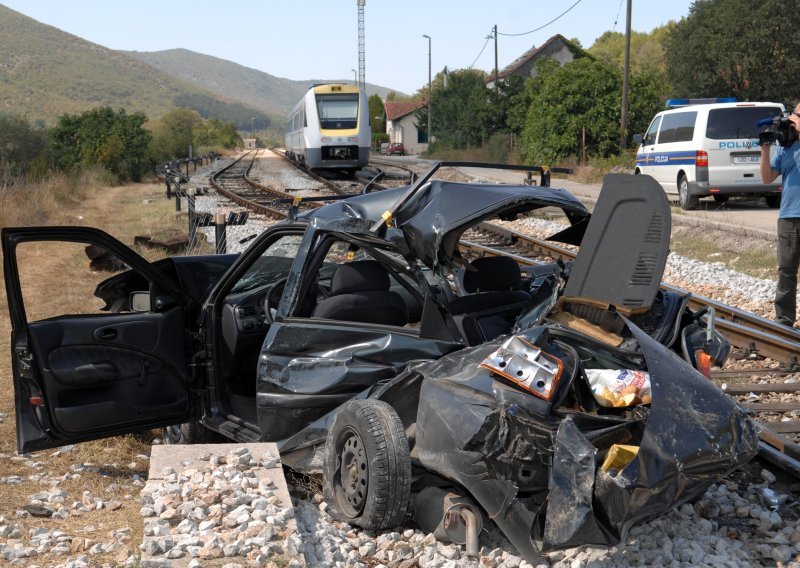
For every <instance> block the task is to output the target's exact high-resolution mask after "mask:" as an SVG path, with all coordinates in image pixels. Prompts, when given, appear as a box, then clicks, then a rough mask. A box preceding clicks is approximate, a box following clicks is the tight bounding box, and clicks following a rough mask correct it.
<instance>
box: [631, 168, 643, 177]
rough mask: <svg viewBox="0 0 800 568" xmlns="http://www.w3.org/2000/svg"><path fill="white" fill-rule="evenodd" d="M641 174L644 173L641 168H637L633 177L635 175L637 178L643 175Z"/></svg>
mask: <svg viewBox="0 0 800 568" xmlns="http://www.w3.org/2000/svg"><path fill="white" fill-rule="evenodd" d="M641 174H642V171H641V170H640V169H639V168H636V169H635V170H634V172H633V175H635V176H638V175H641Z"/></svg>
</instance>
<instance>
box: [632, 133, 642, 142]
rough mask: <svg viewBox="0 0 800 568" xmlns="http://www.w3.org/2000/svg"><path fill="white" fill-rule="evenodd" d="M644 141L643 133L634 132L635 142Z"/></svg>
mask: <svg viewBox="0 0 800 568" xmlns="http://www.w3.org/2000/svg"><path fill="white" fill-rule="evenodd" d="M642 141H644V136H642V135H641V134H634V135H633V143H634V144H641V143H642Z"/></svg>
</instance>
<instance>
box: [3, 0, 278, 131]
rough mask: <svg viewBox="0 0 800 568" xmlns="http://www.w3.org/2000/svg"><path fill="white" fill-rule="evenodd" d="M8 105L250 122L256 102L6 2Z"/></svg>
mask: <svg viewBox="0 0 800 568" xmlns="http://www.w3.org/2000/svg"><path fill="white" fill-rule="evenodd" d="M0 37H2V38H3V39H2V41H0V112H7V113H14V114H21V115H24V116H26V117H27V119H28V120H29V121H31V122H34V123H38V124H46V123H48V124H52V123H54V122H55V120H56V119H57V118H58V117H59V116H60V115H61V114H64V113H78V112H83V111H85V110H89V109H91V108H94V107H98V106H111V107H112V108H114V109H118V108H124V109H125V110H126V111H129V112H136V111H142V112H144V113H145V114H147V115H148V116H150V117H156V116H159V115H161V114H163V113H164V112H166V111H168V110H170V109H171V108H173V107H175V106H179V103H182V104H180V106H190V108H194V109H195V110H197V111H198V112H200V114H201V115H202V116H206V117H207V116H214V117H216V118H219V119H221V120H225V121H233V122H236V123H237V125H238V126H239V128H240V129H243V130H245V129H249V128H250V124H251V117H253V116H256V117H258V119H259V121H260V122H261V125H266V123H267V121H268V119H267V117H266V116H265V115H264V113H262V112H259V111H258V110H257V109H254V108H253V107H249V106H247V105H246V104H243V103H241V102H238V101H235V100H232V98H231V97H225V98H223V97H221V96H219V95H216V94H213V93H210V92H208V91H207V90H204V89H200V88H198V87H197V86H195V85H192V84H191V83H188V82H185V81H182V80H179V79H176V78H174V77H172V76H170V75H169V74H168V73H165V72H163V71H161V70H159V69H156V68H154V67H153V66H151V65H148V64H146V63H144V62H142V61H139V60H138V59H136V58H133V57H129V56H128V55H127V54H126V53H124V52H121V51H114V50H111V49H107V48H105V47H103V46H100V45H97V44H94V43H91V42H88V41H86V40H83V39H81V38H79V37H77V36H74V35H72V34H68V33H66V32H63V31H61V30H59V29H57V28H54V27H52V26H48V25H45V24H42V23H39V22H37V21H36V20H33V19H31V18H28V17H27V16H24V15H23V14H20V13H19V12H15V11H14V10H11V9H9V8H7V7H5V6H2V5H0Z"/></svg>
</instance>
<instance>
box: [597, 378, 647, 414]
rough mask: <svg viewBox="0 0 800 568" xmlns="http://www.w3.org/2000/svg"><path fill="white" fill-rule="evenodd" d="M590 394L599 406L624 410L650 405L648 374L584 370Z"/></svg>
mask: <svg viewBox="0 0 800 568" xmlns="http://www.w3.org/2000/svg"><path fill="white" fill-rule="evenodd" d="M585 373H586V378H587V379H588V380H589V386H591V388H592V394H593V395H594V398H595V400H596V401H597V403H598V404H599V405H600V406H605V407H612V408H625V407H628V406H636V405H637V404H650V403H651V402H652V400H653V397H652V393H651V391H650V374H649V373H647V372H645V371H634V370H632V369H585Z"/></svg>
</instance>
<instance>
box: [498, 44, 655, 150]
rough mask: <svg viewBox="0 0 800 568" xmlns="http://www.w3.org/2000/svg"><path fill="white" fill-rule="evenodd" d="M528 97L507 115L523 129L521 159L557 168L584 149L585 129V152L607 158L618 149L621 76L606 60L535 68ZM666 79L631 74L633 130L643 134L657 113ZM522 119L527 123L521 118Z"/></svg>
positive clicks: (520, 99)
mask: <svg viewBox="0 0 800 568" xmlns="http://www.w3.org/2000/svg"><path fill="white" fill-rule="evenodd" d="M536 70H537V75H536V77H534V78H533V79H530V80H528V82H527V83H526V86H525V92H524V93H523V94H521V95H520V96H518V97H517V103H516V104H517V105H524V106H523V107H522V108H520V106H515V108H514V109H512V110H511V111H510V112H509V115H510V122H511V124H512V126H514V127H515V128H519V127H520V126H521V127H522V136H521V140H520V141H521V145H520V155H521V156H522V158H523V159H524V160H525V161H527V162H528V163H532V164H553V163H555V162H557V161H559V160H562V159H564V158H566V157H568V156H570V155H576V154H578V152H579V150H580V140H581V132H582V130H583V129H585V135H586V153H587V154H588V155H590V156H591V155H593V156H602V157H605V156H609V155H611V154H615V153H617V151H618V150H619V135H620V131H619V121H620V105H621V97H622V75H621V72H620V70H619V69H616V68H615V67H613V66H610V65H608V64H606V63H603V62H602V61H596V60H593V59H592V58H589V57H581V58H578V59H575V60H574V61H572V62H570V63H567V64H566V65H564V66H563V67H560V66H559V65H558V62H556V61H554V60H552V59H549V58H547V59H544V60H543V61H541V62H540V63H539V64H538V65H537V68H536ZM662 91H663V80H662V79H660V75H659V74H658V73H657V72H654V71H648V72H642V73H634V74H632V75H631V97H630V99H631V103H630V114H629V127H630V131H631V132H642V131H643V130H644V128H645V127H646V126H647V122H648V121H649V120H650V119H651V118H652V116H653V114H654V113H655V111H656V110H657V109H658V107H659V104H660V99H661V95H662ZM522 116H524V117H525V118H524V123H522V124H520V123H521V117H522Z"/></svg>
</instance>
